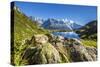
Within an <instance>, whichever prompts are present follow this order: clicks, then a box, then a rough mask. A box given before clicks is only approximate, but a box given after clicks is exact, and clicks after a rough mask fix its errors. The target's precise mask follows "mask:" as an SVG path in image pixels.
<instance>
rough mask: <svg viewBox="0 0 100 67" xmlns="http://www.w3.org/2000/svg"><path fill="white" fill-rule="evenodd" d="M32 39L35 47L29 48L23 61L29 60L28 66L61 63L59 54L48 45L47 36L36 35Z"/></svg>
mask: <svg viewBox="0 0 100 67" xmlns="http://www.w3.org/2000/svg"><path fill="white" fill-rule="evenodd" d="M32 39H33V40H34V43H32V44H35V45H34V47H32V46H31V47H29V48H28V49H27V50H26V51H25V53H24V54H23V59H24V60H28V61H27V62H28V64H48V63H61V58H60V55H59V52H58V51H57V50H56V48H55V47H54V46H53V45H51V44H50V43H48V39H47V36H45V35H36V36H34V37H33V38H32ZM33 40H31V41H33Z"/></svg>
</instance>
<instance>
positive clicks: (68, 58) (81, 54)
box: [22, 34, 97, 64]
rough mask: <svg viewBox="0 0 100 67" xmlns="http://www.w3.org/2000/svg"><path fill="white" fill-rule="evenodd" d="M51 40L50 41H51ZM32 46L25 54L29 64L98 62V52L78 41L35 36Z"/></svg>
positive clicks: (24, 58)
mask: <svg viewBox="0 0 100 67" xmlns="http://www.w3.org/2000/svg"><path fill="white" fill-rule="evenodd" d="M49 38H50V39H49ZM30 42H31V43H30V46H29V47H28V48H27V49H26V51H25V52H24V53H23V57H22V59H23V61H22V63H23V62H24V61H25V60H27V61H26V62H27V64H50V63H68V62H79V61H96V60H97V50H96V48H94V47H93V48H92V47H85V46H83V44H82V43H81V42H80V41H79V40H77V39H66V40H64V38H63V37H62V36H48V35H43V34H39V35H34V36H33V37H32V39H31V40H30Z"/></svg>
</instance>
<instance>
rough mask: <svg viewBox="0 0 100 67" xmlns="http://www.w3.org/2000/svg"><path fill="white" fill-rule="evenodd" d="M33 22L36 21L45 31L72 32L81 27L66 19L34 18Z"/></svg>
mask: <svg viewBox="0 0 100 67" xmlns="http://www.w3.org/2000/svg"><path fill="white" fill-rule="evenodd" d="M33 20H35V21H37V22H38V23H39V24H40V25H41V26H42V27H43V28H46V29H59V30H73V29H78V28H80V27H82V26H81V25H79V24H77V23H75V21H72V20H68V19H54V18H49V19H41V18H35V17H34V19H33Z"/></svg>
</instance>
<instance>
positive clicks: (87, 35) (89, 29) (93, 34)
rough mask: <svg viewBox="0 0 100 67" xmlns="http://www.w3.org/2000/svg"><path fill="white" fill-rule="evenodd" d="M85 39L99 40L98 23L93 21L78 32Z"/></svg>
mask: <svg viewBox="0 0 100 67" xmlns="http://www.w3.org/2000/svg"><path fill="white" fill-rule="evenodd" d="M76 32H77V33H78V34H80V37H81V38H83V39H91V38H92V39H97V21H96V20H94V21H91V22H89V23H88V24H86V25H85V26H83V27H82V28H80V29H79V30H77V31H76Z"/></svg>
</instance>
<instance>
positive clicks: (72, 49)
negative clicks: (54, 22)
mask: <svg viewBox="0 0 100 67" xmlns="http://www.w3.org/2000/svg"><path fill="white" fill-rule="evenodd" d="M72 41H73V43H72V44H70V45H71V46H69V47H68V46H67V49H68V51H69V54H70V59H71V60H72V61H73V62H79V61H94V60H96V58H97V57H96V55H97V54H96V50H95V48H90V47H85V46H83V44H82V43H81V42H80V41H79V40H77V39H74V40H72Z"/></svg>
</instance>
